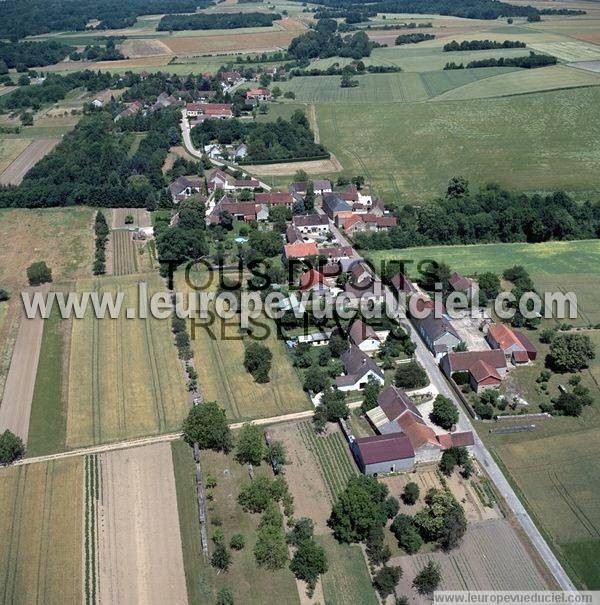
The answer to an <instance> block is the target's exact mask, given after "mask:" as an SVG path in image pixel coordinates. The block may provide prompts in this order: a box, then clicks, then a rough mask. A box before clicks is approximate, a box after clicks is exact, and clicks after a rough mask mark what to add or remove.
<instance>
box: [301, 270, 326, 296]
mask: <svg viewBox="0 0 600 605" xmlns="http://www.w3.org/2000/svg"><path fill="white" fill-rule="evenodd" d="M323 283H325V278H324V276H323V274H322V273H319V272H318V271H317V270H316V269H309V270H308V271H305V272H304V273H303V274H302V275H301V276H300V290H302V291H305V290H310V289H311V288H314V287H315V286H317V285H319V284H323Z"/></svg>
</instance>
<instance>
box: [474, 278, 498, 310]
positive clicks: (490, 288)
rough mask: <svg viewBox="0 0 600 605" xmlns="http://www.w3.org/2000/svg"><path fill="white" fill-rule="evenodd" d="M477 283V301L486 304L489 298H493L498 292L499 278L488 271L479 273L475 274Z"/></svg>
mask: <svg viewBox="0 0 600 605" xmlns="http://www.w3.org/2000/svg"><path fill="white" fill-rule="evenodd" d="M477 283H478V284H479V303H480V304H486V303H487V302H488V301H489V300H493V299H494V298H496V296H498V294H499V292H500V278H499V277H498V276H497V275H496V274H495V273H491V272H490V271H486V272H485V273H481V274H480V275H478V276H477Z"/></svg>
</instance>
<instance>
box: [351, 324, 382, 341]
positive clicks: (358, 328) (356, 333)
mask: <svg viewBox="0 0 600 605" xmlns="http://www.w3.org/2000/svg"><path fill="white" fill-rule="evenodd" d="M348 336H349V338H350V340H351V341H352V342H353V343H354V344H355V345H360V344H361V343H362V342H364V341H365V340H367V339H369V338H374V339H375V340H379V336H377V332H375V330H374V329H373V328H372V327H371V326H369V325H367V324H366V323H364V322H363V321H362V320H361V319H357V320H355V321H354V323H353V324H352V325H351V326H350V329H349V330H348Z"/></svg>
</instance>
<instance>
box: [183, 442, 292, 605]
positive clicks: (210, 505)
mask: <svg viewBox="0 0 600 605" xmlns="http://www.w3.org/2000/svg"><path fill="white" fill-rule="evenodd" d="M172 454H173V464H174V473H175V483H176V490H177V506H178V510H179V523H180V528H181V536H182V542H183V544H182V545H183V556H184V568H185V574H186V581H187V586H188V598H189V602H190V603H196V604H198V605H213V603H214V602H215V596H216V593H217V591H218V590H219V589H220V588H222V587H223V586H228V587H229V588H230V589H231V590H232V592H233V595H234V600H235V602H236V603H244V604H247V605H260V604H262V603H264V602H265V595H268V602H269V603H286V605H287V604H288V603H290V605H299V603H300V601H299V598H298V592H297V590H296V583H295V580H294V576H293V575H292V573H291V572H290V571H289V570H288V569H287V568H284V569H282V570H279V571H276V572H272V571H267V570H265V569H261V568H259V567H257V565H256V561H255V559H254V554H253V552H252V551H253V548H254V544H255V542H256V527H257V524H258V521H259V519H260V516H259V515H252V514H250V513H245V512H244V511H243V510H242V508H241V506H240V505H239V504H238V502H237V497H238V494H239V491H240V487H241V486H242V485H244V484H246V483H248V482H249V481H250V478H249V476H248V472H247V470H246V469H245V468H244V467H243V466H242V465H240V464H239V463H238V462H236V460H235V458H234V456H233V455H229V456H225V455H224V454H219V453H216V452H212V451H203V452H202V454H201V456H202V470H203V472H204V476H205V477H206V476H207V475H208V474H210V475H212V476H213V477H214V478H215V479H216V481H217V485H216V487H215V488H214V489H213V490H212V493H213V499H212V501H210V502H207V516H208V525H207V528H208V532H209V535H208V537H209V541H210V539H211V537H212V533H213V531H215V529H214V528H215V527H217V526H216V525H214V524H213V523H211V521H213V520H216V519H220V520H221V522H222V525H221V526H220V529H221V530H222V531H223V533H224V535H225V543H226V544H228V543H229V540H230V539H231V536H232V535H233V534H235V533H241V534H242V535H243V536H244V537H245V538H246V546H245V547H244V548H243V549H242V550H241V551H239V552H236V551H231V554H232V563H231V567H230V568H229V570H228V572H227V573H221V574H217V573H215V570H214V568H212V567H211V566H210V564H209V562H208V561H207V560H205V559H204V557H203V555H202V550H201V548H200V544H199V522H198V509H197V504H196V486H195V475H194V461H193V458H192V454H191V451H190V448H189V447H188V446H187V445H186V444H184V443H183V442H176V443H173V444H172ZM254 472H255V474H256V476H272V473H271V472H270V469H269V468H267V466H266V465H264V464H263V465H261V466H260V467H255V468H254ZM209 548H210V554H212V541H211V542H210V547H209Z"/></svg>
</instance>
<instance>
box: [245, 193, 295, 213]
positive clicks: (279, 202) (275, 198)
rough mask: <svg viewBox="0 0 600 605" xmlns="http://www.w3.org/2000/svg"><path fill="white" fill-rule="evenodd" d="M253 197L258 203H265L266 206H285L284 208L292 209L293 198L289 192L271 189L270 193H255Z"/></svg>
mask: <svg viewBox="0 0 600 605" xmlns="http://www.w3.org/2000/svg"><path fill="white" fill-rule="evenodd" d="M254 199H255V200H256V201H257V202H259V203H260V204H267V205H268V206H285V207H286V208H289V209H290V210H291V209H292V206H293V205H294V198H293V196H292V194H291V193H286V192H284V191H273V192H270V193H257V194H256V195H255V196H254Z"/></svg>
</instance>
